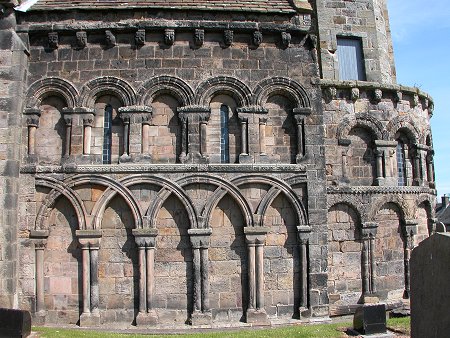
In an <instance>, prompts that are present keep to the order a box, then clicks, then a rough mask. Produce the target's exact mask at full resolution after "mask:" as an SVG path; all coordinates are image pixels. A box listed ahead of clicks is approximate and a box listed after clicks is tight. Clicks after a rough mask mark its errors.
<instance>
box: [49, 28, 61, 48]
mask: <svg viewBox="0 0 450 338" xmlns="http://www.w3.org/2000/svg"><path fill="white" fill-rule="evenodd" d="M58 44H59V37H58V33H57V32H50V33H48V46H49V47H50V48H52V49H56V48H58Z"/></svg>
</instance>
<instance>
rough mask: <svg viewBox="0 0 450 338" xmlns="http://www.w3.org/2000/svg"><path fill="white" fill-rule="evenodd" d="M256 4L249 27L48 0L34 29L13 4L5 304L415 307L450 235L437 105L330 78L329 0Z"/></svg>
mask: <svg viewBox="0 0 450 338" xmlns="http://www.w3.org/2000/svg"><path fill="white" fill-rule="evenodd" d="M254 2H255V4H256V3H257V4H258V5H259V7H258V8H256V7H246V6H245V5H242V6H241V5H239V6H238V5H236V6H238V7H233V6H232V7H229V8H228V9H229V11H231V12H233V13H234V14H235V16H234V18H235V20H233V21H229V13H225V12H223V11H222V10H223V9H220V8H217V7H216V5H215V3H210V4H208V2H202V4H199V3H198V2H192V4H191V3H189V2H186V1H184V2H183V4H181V5H180V7H179V8H178V9H171V10H170V11H169V10H166V9H167V8H165V5H159V6H162V8H154V7H152V6H153V5H151V6H150V7H149V8H148V9H143V8H141V7H140V5H136V7H131V8H128V9H120V6H121V4H120V3H121V2H120V1H119V2H115V3H113V2H111V3H110V4H109V5H98V7H96V6H94V5H92V4H91V8H89V10H86V8H85V7H83V6H85V5H86V6H88V5H89V4H86V3H88V2H83V4H79V6H80V9H84V10H82V11H72V10H69V9H68V10H66V11H52V10H51V5H52V4H53V6H56V7H54V8H55V9H57V8H59V9H61V8H60V7H58V6H63V7H64V6H65V5H64V2H58V3H57V4H56V3H54V2H52V1H51V0H47V1H39V2H38V3H37V4H36V5H35V6H33V7H32V8H31V9H30V10H29V11H28V12H26V13H16V15H17V20H18V22H20V24H19V25H16V23H15V22H16V19H14V18H13V17H14V14H13V13H12V9H11V8H10V7H8V10H9V13H10V14H9V15H10V16H11V17H8V19H2V20H10V21H11V22H13V24H11V25H10V26H8V27H7V28H5V29H3V30H2V31H1V33H2V34H10V35H11V36H14V39H13V40H12V41H16V42H17V46H19V47H20V48H22V49H20V48H19V47H17V46H15V47H14V46H7V47H5V48H6V50H7V51H8V53H6V54H7V56H8V57H10V56H11V55H14V58H13V59H14V60H16V61H17V62H16V61H14V62H16V63H17V64H18V65H20V67H16V66H17V64H16V63H14V62H12V61H11V63H8V62H10V61H8V60H9V59H7V58H6V56H5V60H6V61H8V62H7V63H6V66H5V67H4V68H5V70H7V71H8V72H10V73H11V74H12V72H13V68H14V74H15V77H8V76H6V75H5V76H6V78H7V80H8V81H12V82H11V90H10V92H8V93H6V92H4V91H1V93H2V95H3V94H4V93H6V94H4V97H5V98H6V99H8V98H9V99H10V98H11V97H13V96H11V95H12V94H10V93H13V94H14V97H19V100H16V101H15V103H14V105H13V104H11V106H8V107H5V109H4V110H5V112H6V114H9V116H10V118H9V119H8V123H9V124H8V125H7V126H5V131H4V132H5V133H6V131H7V130H8V133H9V134H8V135H9V136H8V137H5V138H3V139H4V140H5V141H4V143H3V144H2V147H5V150H4V152H3V154H4V158H2V161H3V160H4V161H3V162H2V165H5V170H4V173H3V176H2V179H3V180H4V182H5V184H4V187H5V188H4V190H2V191H1V197H2V200H3V201H4V202H5V208H4V210H8V212H7V213H5V214H4V218H3V221H2V222H3V223H2V225H4V227H2V228H0V229H1V230H0V231H2V232H0V236H1V237H0V246H1V253H2V255H1V256H0V266H2V267H5V269H6V270H4V271H6V273H5V276H6V277H1V279H0V283H2V284H1V285H2V286H4V287H3V288H1V290H2V291H1V292H2V293H1V294H0V297H1V301H2V304H7V305H8V306H14V305H16V306H19V307H21V308H24V309H28V310H30V311H31V312H32V313H33V315H34V316H35V319H36V320H39V322H40V323H41V324H45V323H53V324H69V323H73V324H74V323H77V322H78V321H79V323H80V325H82V326H93V325H94V326H96V325H102V324H107V323H111V322H124V323H135V324H136V325H138V326H149V325H159V324H162V325H164V324H167V323H170V324H173V323H176V324H179V325H184V323H191V324H192V325H209V324H212V323H217V322H224V321H230V322H237V321H247V322H248V323H252V324H255V325H258V324H260V325H266V324H270V321H271V320H272V319H275V318H278V319H283V318H286V319H287V318H298V319H306V318H309V317H323V316H325V317H326V316H329V315H339V314H348V313H351V312H352V311H354V309H355V307H356V305H357V303H358V302H362V301H365V300H368V299H369V298H375V296H376V297H379V298H381V299H382V300H383V301H385V302H386V303H387V304H388V307H389V306H390V307H394V306H397V305H398V304H400V303H401V300H402V299H403V298H407V297H408V296H409V255H410V251H411V249H412V248H413V247H414V246H415V245H417V244H418V243H419V242H420V241H421V240H423V239H424V238H425V237H427V236H428V234H429V233H431V232H433V231H434V224H433V219H434V214H433V210H434V207H433V206H434V202H433V201H434V199H433V198H434V193H435V191H434V190H433V189H434V173H433V157H432V155H433V148H432V138H431V131H430V127H429V118H430V116H431V114H432V108H433V105H432V100H431V98H430V97H428V95H426V94H425V93H422V92H420V91H419V90H418V89H416V88H406V87H401V86H398V85H395V84H394V80H395V77H394V76H393V73H392V72H391V73H389V71H388V70H386V69H385V68H383V69H382V71H381V70H380V69H379V68H377V69H375V68H374V69H372V68H371V69H372V70H373V72H372V73H370V72H368V73H367V79H368V80H370V81H372V82H366V81H345V82H344V81H339V80H337V79H336V78H335V77H334V76H330V72H331V70H330V69H328V68H327V67H328V64H327V60H326V59H325V58H324V54H326V53H328V51H327V50H325V49H327V48H326V47H324V44H323V41H320V42H319V41H318V38H317V36H318V32H321V31H322V30H323V29H326V27H327V25H329V22H326V20H325V21H324V16H323V15H324V9H323V6H324V4H323V3H322V1H317V2H315V1H310V2H307V1H295V2H291V1H287V0H282V1H272V2H265V1H260V0H254ZM360 2H361V3H366V2H367V1H357V2H356V3H360ZM338 3H339V2H338ZM84 4H85V5H84ZM116 4H117V5H116ZM311 5H312V6H311ZM343 5H344V4H343ZM77 6H78V5H77ZM102 6H106V7H102ZM108 6H109V7H108ZM185 6H187V7H185ZM189 6H190V7H189ZM198 6H204V7H201V8H203V9H201V8H200V7H198ZM230 6H231V5H230ZM264 6H265V7H264ZM345 6H347V4H345ZM312 7H317V9H318V11H317V15H318V17H315V16H316V14H315V11H313V10H312V9H313V8H312ZM261 8H262V9H261ZM369 8H370V7H369ZM333 10H334V9H333ZM186 11H189V15H186ZM373 11H374V10H373V9H372V8H371V9H370V10H368V12H367V11H364V13H365V14H367V13H369V12H370V13H372V12H373ZM266 12H267V13H269V14H267V13H266ZM366 12H367V13H366ZM275 13H276V15H272V14H275ZM355 13H356V14H355V15H359V14H358V13H359V11H356V12H355ZM326 14H327V15H329V13H328V12H327V13H326ZM372 14H373V13H372ZM361 15H362V14H361ZM374 15H375V14H374ZM93 16H94V17H95V18H96V19H95V20H97V21H93V20H92V17H93ZM11 18H13V19H11ZM137 18H142V19H137ZM10 21H8V22H10ZM316 23H317V24H316ZM350 26H351V27H357V26H358V25H357V24H350ZM362 26H364V25H362ZM364 27H366V26H364ZM367 27H368V29H369V28H370V29H373V30H374V31H376V30H377V29H380V28H379V27H378V26H377V25H373V27H372V26H370V25H369V24H368V26H367ZM386 27H388V26H386ZM386 27H385V28H386ZM359 28H360V27H359ZM359 28H358V29H359ZM382 33H383V32H382ZM371 34H372V33H371ZM383 34H384V33H383ZM321 36H322V34H321ZM50 37H51V39H50ZM8 41H10V40H8ZM22 41H24V42H23V43H22ZM389 44H390V38H389V36H388V35H386V46H387V45H389ZM2 46H3V45H2ZM383 46H384V45H383ZM383 46H382V47H380V49H379V52H377V53H378V54H377V53H375V54H373V55H374V56H373V57H374V59H375V61H376V62H378V63H379V64H380V65H383V67H384V66H385V63H386V60H387V59H389V58H391V57H392V56H389V55H385V52H384V49H383V48H384V47H383ZM2 48H3V47H2ZM14 48H17V50H18V52H16V49H14ZM10 50H14V52H16V54H14V53H13V54H11V51H10ZM23 50H25V51H26V54H25V53H23ZM6 54H5V55H6ZM319 56H321V57H322V59H320V58H319ZM320 60H322V61H320ZM319 62H322V64H319ZM367 62H372V61H370V60H369V61H367ZM13 66H14V67H13ZM2 67H3V66H2ZM380 67H381V66H380ZM18 69H19V70H20V71H18ZM385 70H386V72H385ZM385 73H386V74H388V73H389V76H388V75H386V74H385ZM0 74H7V72H5V73H0ZM8 74H9V73H8ZM10 79H13V80H10ZM387 79H389V81H387ZM27 88H28V89H27ZM8 95H10V96H8ZM2 102H3V101H2ZM16 105H17V106H16ZM400 141H401V144H403V146H404V148H405V154H406V156H405V158H404V163H405V168H404V173H403V174H404V183H405V184H404V185H402V186H399V184H398V181H399V180H398V174H397V173H398V168H399V165H398V164H397V160H398V157H397V152H398V144H399V142H400ZM0 153H1V152H0ZM11 161H12V162H11ZM19 162H20V165H19ZM3 163H4V164H3ZM8 163H12V164H8ZM7 168H9V169H8V170H7ZM19 175H20V176H19ZM19 178H20V183H19ZM11 201H17V202H16V203H15V204H11V203H12V202H11ZM7 203H10V204H8V205H9V209H8V207H7V206H6V204H7ZM9 211H10V212H9ZM325 215H327V217H326V216H325ZM412 220H416V222H413V221H412ZM4 229H6V230H4ZM18 266H20V268H17V267H18ZM2 276H3V275H2Z"/></svg>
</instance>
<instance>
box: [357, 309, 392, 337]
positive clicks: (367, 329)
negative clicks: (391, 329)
mask: <svg viewBox="0 0 450 338" xmlns="http://www.w3.org/2000/svg"><path fill="white" fill-rule="evenodd" d="M353 327H354V329H355V330H356V331H358V332H360V333H362V334H375V333H386V305H385V304H364V305H362V306H360V307H358V308H357V309H356V312H355V316H354V317H353Z"/></svg>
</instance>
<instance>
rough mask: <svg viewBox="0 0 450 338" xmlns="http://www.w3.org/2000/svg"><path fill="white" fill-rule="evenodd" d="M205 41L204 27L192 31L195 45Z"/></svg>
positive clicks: (199, 45)
mask: <svg viewBox="0 0 450 338" xmlns="http://www.w3.org/2000/svg"><path fill="white" fill-rule="evenodd" d="M204 41H205V30H204V29H196V30H195V32H194V44H195V45H196V46H197V47H201V46H203V42H204Z"/></svg>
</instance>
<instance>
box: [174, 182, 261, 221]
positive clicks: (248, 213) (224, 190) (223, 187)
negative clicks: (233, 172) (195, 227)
mask: <svg viewBox="0 0 450 338" xmlns="http://www.w3.org/2000/svg"><path fill="white" fill-rule="evenodd" d="M177 183H178V184H179V185H180V186H181V187H184V186H186V185H188V184H192V183H204V184H213V185H216V186H217V187H218V188H217V189H216V190H215V191H214V193H213V194H212V196H210V198H209V199H208V201H207V203H206V204H205V206H204V207H203V210H202V212H201V217H202V219H203V221H204V227H206V225H207V224H208V223H209V220H210V218H211V214H212V211H213V210H214V208H215V207H216V205H217V204H218V203H219V202H220V200H221V199H222V198H223V197H224V196H225V195H226V194H229V195H230V196H231V198H232V199H233V200H234V201H235V202H236V203H237V205H238V206H239V208H240V210H241V212H242V214H243V215H244V219H245V222H246V225H245V226H254V220H253V213H252V210H251V208H250V205H249V203H248V201H247V200H246V199H245V197H244V196H243V195H242V193H241V192H240V191H239V189H238V188H237V187H236V186H235V185H234V184H233V183H232V182H230V181H227V180H225V179H223V178H221V177H217V176H206V175H202V174H194V175H191V176H188V177H185V178H182V179H180V180H178V181H177Z"/></svg>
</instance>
